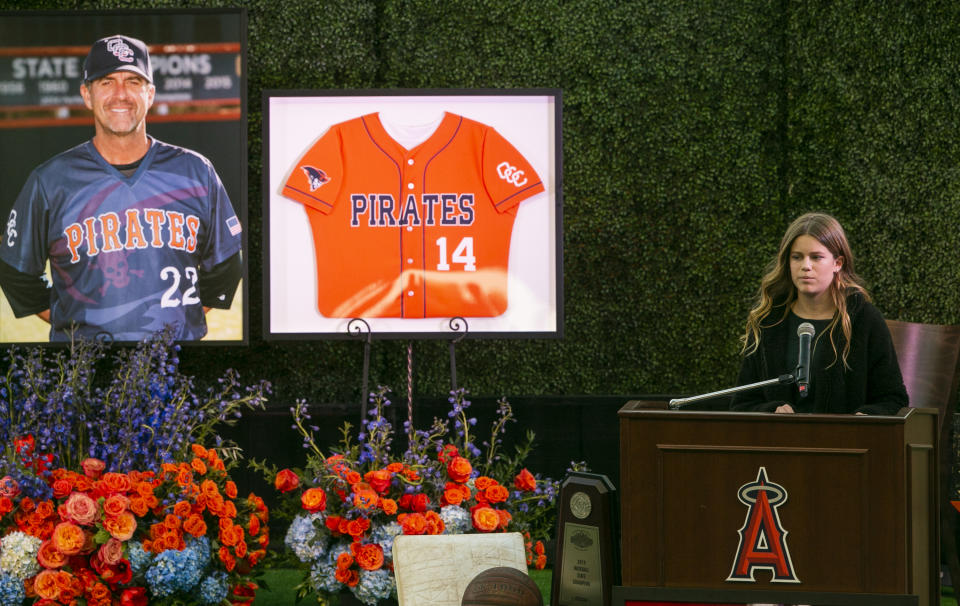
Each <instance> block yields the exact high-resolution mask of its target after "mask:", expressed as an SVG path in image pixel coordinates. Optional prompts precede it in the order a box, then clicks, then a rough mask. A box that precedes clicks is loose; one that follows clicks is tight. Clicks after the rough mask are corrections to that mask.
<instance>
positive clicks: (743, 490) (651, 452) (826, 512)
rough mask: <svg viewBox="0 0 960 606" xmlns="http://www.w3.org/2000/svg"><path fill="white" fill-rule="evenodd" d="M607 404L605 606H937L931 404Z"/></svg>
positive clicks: (933, 413)
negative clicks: (853, 407)
mask: <svg viewBox="0 0 960 606" xmlns="http://www.w3.org/2000/svg"><path fill="white" fill-rule="evenodd" d="M665 408H666V404H665V403H663V402H657V403H650V402H640V401H634V402H628V403H627V404H626V405H625V406H624V407H623V408H621V409H620V412H619V416H620V453H621V454H620V457H621V458H620V481H621V490H620V495H621V522H622V523H621V529H622V530H621V545H622V547H621V549H622V583H623V585H622V586H618V587H615V588H614V591H613V598H614V599H613V603H614V604H618V605H631V604H642V603H644V602H645V601H661V602H670V601H678V602H713V603H745V602H776V603H791V604H811V605H815V604H822V605H836V606H843V605H859V604H862V605H864V606H866V605H870V606H893V605H901V604H902V605H909V604H917V605H918V606H928V605H930V606H932V605H934V604H938V603H939V599H940V584H939V571H940V566H939V560H940V558H939V555H940V554H939V532H938V514H939V511H938V500H937V498H936V495H937V494H938V475H937V453H938V449H937V446H938V445H937V436H938V433H937V411H936V410H935V409H927V408H904V409H902V410H901V411H900V413H899V414H898V415H896V416H884V417H865V416H852V415H800V414H796V415H776V414H762V413H741V412H694V411H683V410H680V411H673V410H666V409H665Z"/></svg>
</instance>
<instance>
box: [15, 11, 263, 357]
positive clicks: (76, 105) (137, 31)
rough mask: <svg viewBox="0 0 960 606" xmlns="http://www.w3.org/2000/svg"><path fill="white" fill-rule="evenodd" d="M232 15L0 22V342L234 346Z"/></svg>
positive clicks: (237, 285) (240, 174)
mask: <svg viewBox="0 0 960 606" xmlns="http://www.w3.org/2000/svg"><path fill="white" fill-rule="evenodd" d="M245 63H246V13H245V12H244V11H242V10H240V9H215V10H177V11H160V10H152V11H123V12H117V11H111V12H85V11H69V12H65V11H64V12H34V11H8V12H4V13H3V14H2V15H0V137H2V139H3V145H0V219H2V221H0V287H2V296H0V343H44V342H58V341H60V342H68V341H70V340H71V339H73V338H77V337H86V338H97V339H105V340H110V341H116V342H136V341H140V340H142V339H143V338H145V337H147V336H149V335H150V334H152V333H154V332H156V331H157V330H160V329H162V328H164V327H165V326H173V330H174V334H175V336H176V339H177V340H178V341H181V342H201V343H202V342H217V343H231V342H232V343H245V342H247V339H248V320H247V314H246V311H245V309H246V305H245V302H246V301H247V298H248V289H247V282H248V281H247V280H246V276H247V263H246V255H247V237H246V221H247V145H246V143H247V141H246V65H245Z"/></svg>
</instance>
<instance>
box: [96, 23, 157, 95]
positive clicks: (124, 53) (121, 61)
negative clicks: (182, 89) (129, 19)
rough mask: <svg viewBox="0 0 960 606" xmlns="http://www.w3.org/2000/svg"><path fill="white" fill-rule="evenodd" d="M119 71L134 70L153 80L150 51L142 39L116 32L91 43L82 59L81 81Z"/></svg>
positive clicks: (148, 80) (149, 80) (148, 79)
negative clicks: (84, 57) (85, 56)
mask: <svg viewBox="0 0 960 606" xmlns="http://www.w3.org/2000/svg"><path fill="white" fill-rule="evenodd" d="M119 71H128V72H134V73H137V74H140V75H141V76H143V77H144V78H146V79H147V82H151V83H152V82H153V68H152V67H151V66H150V52H149V51H148V50H147V45H146V44H144V43H143V41H141V40H137V39H136V38H131V37H130V36H123V35H120V34H117V35H115V36H107V37H106V38H100V39H99V40H97V41H96V42H94V43H93V46H91V47H90V52H89V53H88V54H87V58H86V59H84V61H83V81H84V82H90V81H92V80H96V79H97V78H102V77H104V76H106V75H107V74H112V73H113V72H119Z"/></svg>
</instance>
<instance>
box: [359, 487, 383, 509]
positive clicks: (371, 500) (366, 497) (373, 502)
mask: <svg viewBox="0 0 960 606" xmlns="http://www.w3.org/2000/svg"><path fill="white" fill-rule="evenodd" d="M379 498H380V497H378V496H377V493H376V492H375V491H374V490H372V489H370V488H360V489H359V490H356V491H355V492H354V493H353V506H354V507H359V508H360V509H367V510H369V509H373V508H374V507H376V506H377V501H378V500H379Z"/></svg>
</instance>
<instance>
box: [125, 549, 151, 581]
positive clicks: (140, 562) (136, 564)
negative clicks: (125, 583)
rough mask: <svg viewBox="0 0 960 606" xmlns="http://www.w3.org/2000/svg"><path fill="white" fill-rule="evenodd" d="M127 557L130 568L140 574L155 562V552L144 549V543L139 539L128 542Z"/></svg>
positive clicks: (134, 572)
mask: <svg viewBox="0 0 960 606" xmlns="http://www.w3.org/2000/svg"><path fill="white" fill-rule="evenodd" d="M127 559H128V560H129V561H130V570H131V571H133V574H135V575H139V574H143V572H144V571H145V570H146V569H147V567H148V566H150V564H151V563H152V562H153V554H152V553H150V552H149V551H144V549H143V544H142V543H140V542H139V541H130V542H129V543H127Z"/></svg>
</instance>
